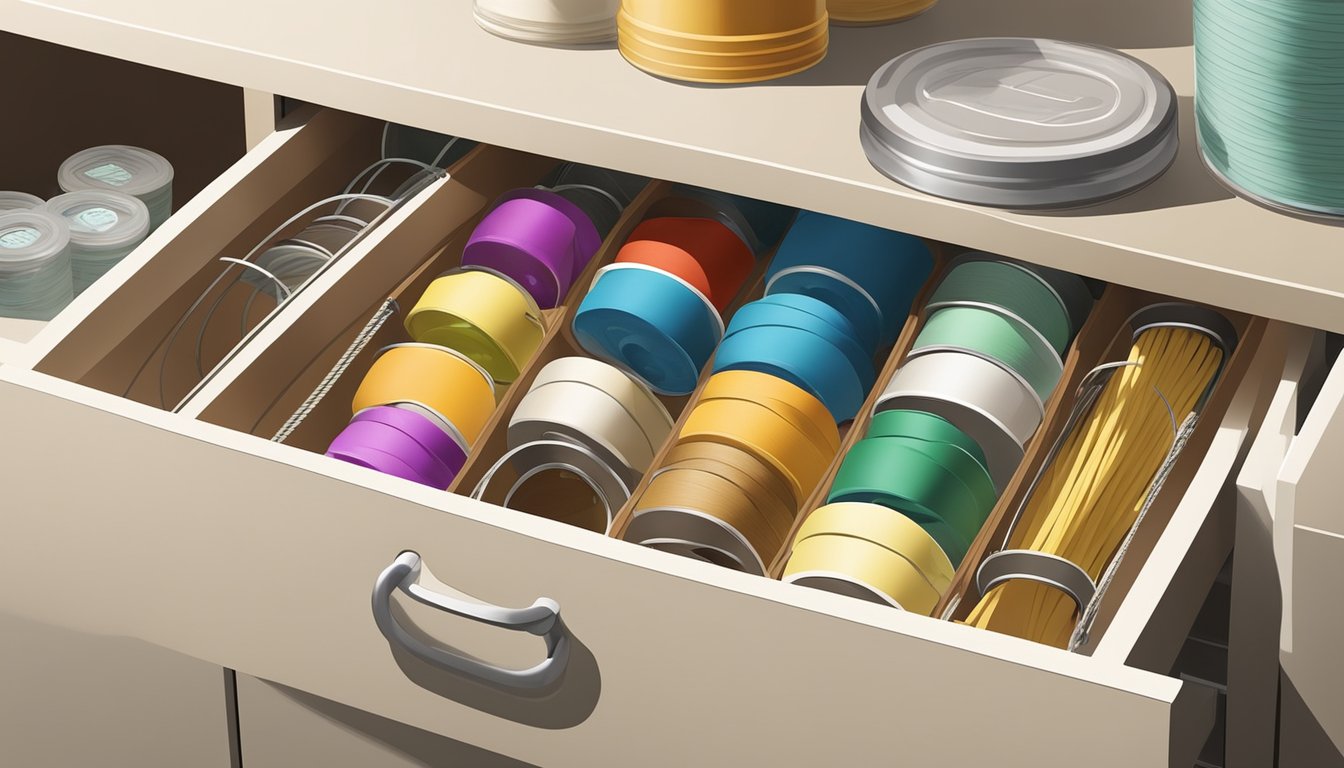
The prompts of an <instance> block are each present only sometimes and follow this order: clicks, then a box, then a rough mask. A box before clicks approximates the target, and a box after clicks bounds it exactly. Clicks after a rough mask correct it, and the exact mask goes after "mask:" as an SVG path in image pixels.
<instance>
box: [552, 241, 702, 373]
mask: <svg viewBox="0 0 1344 768" xmlns="http://www.w3.org/2000/svg"><path fill="white" fill-rule="evenodd" d="M719 323H720V321H719V319H718V317H717V316H716V315H715V313H714V310H713V307H711V306H710V305H709V304H708V303H707V302H706V300H705V299H704V297H702V296H700V295H699V294H698V293H696V291H695V290H694V289H693V288H691V287H690V286H688V285H686V284H685V283H683V282H682V281H680V280H678V279H677V278H675V277H672V276H671V275H668V274H666V273H664V272H661V271H659V270H655V269H611V268H608V270H607V271H604V272H602V273H600V274H599V275H598V277H597V280H595V281H594V283H593V287H592V289H590V290H589V291H588V295H586V296H584V297H583V301H582V303H580V305H579V310H578V313H577V314H576V315H575V316H574V336H575V338H576V339H577V340H578V342H579V345H580V346H582V347H583V348H584V349H585V350H587V351H588V352H589V353H590V354H592V355H593V356H594V357H597V358H599V359H602V360H606V361H607V362H610V363H612V364H614V365H616V366H618V367H621V368H624V369H626V370H628V371H629V372H631V373H633V374H634V375H635V376H637V377H639V378H640V379H641V380H642V381H643V382H644V383H645V384H647V385H648V386H649V387H650V388H651V389H653V390H655V391H657V392H661V393H664V394H670V395H685V394H690V392H691V391H692V390H694V389H695V385H696V382H697V381H698V380H699V378H700V371H701V369H702V368H704V366H705V363H707V362H709V358H710V356H711V355H713V354H714V346H715V345H716V344H718V342H719V337H720V334H721V333H722V330H721V326H720V325H719Z"/></svg>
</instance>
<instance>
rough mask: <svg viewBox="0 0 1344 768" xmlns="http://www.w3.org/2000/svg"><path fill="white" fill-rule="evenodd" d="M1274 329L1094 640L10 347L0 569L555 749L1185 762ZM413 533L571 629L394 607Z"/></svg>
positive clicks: (270, 670) (638, 760)
mask: <svg viewBox="0 0 1344 768" xmlns="http://www.w3.org/2000/svg"><path fill="white" fill-rule="evenodd" d="M149 309H152V308H149ZM1291 333H1292V331H1291V329H1289V328H1288V327H1286V326H1283V325H1280V324H1277V323H1269V324H1268V327H1267V329H1266V330H1265V337H1264V338H1263V339H1262V341H1261V343H1260V344H1258V345H1248V347H1247V349H1246V350H1245V352H1246V358H1245V360H1244V363H1245V364H1244V366H1243V367H1240V368H1239V370H1237V371H1236V373H1235V374H1229V376H1230V378H1229V379H1227V380H1226V382H1225V383H1226V385H1227V386H1228V387H1229V388H1230V392H1231V396H1230V398H1229V403H1228V405H1227V407H1226V409H1225V410H1224V411H1223V412H1222V413H1221V419H1220V423H1219V424H1218V428H1217V430H1216V434H1215V435H1214V437H1213V439H1212V441H1211V443H1210V445H1209V447H1208V450H1207V452H1206V455H1205V457H1204V460H1203V463H1202V465H1201V466H1200V468H1199V471H1198V472H1196V473H1195V474H1194V476H1193V478H1192V479H1191V480H1190V482H1189V484H1188V486H1187V489H1186V491H1185V494H1184V496H1183V498H1181V499H1180V501H1179V503H1178V504H1177V505H1176V507H1175V509H1174V511H1173V512H1172V514H1171V516H1170V519H1169V522H1168V524H1167V527H1166V530H1165V531H1164V532H1162V534H1161V536H1160V537H1158V540H1157V541H1156V543H1155V545H1154V546H1153V547H1152V550H1151V554H1150V555H1149V557H1148V559H1147V562H1146V563H1144V564H1143V566H1142V568H1141V569H1139V570H1138V573H1137V574H1135V575H1134V577H1133V583H1132V585H1131V587H1130V589H1129V590H1128V592H1127V593H1126V594H1125V595H1124V598H1123V600H1122V601H1121V603H1120V605H1119V606H1118V608H1117V609H1116V611H1115V613H1114V615H1113V616H1112V617H1111V620H1110V622H1109V624H1108V625H1107V626H1106V628H1105V631H1104V633H1103V634H1101V635H1100V637H1099V638H1098V639H1097V640H1096V641H1095V643H1094V645H1093V648H1092V655H1091V656H1084V655H1079V654H1070V653H1066V652H1064V651H1060V650H1056V649H1053V648H1047V647H1044V646H1040V645H1036V644H1033V643H1030V642H1026V641H1022V640H1018V639H1016V638H1011V637H1007V636H1001V635H997V634H994V633H990V632H984V631H980V630H976V629H973V628H970V627H965V626H960V625H957V624H954V623H950V622H943V621H937V620H934V619H930V618H926V617H920V616H914V615H910V614H906V613H902V612H900V611H896V610H893V609H890V608H887V607H881V606H877V605H871V604H867V603H863V602H860V601H857V600H853V599H850V598H846V597H841V596H837V595H832V594H828V593H822V592H816V591H812V590H807V589H802V588H797V587H794V586H792V585H787V584H783V583H779V582H775V581H771V580H767V579H762V578H758V577H753V576H749V575H745V574H741V573H737V572H732V571H729V570H727V569H723V568H719V567H716V566H713V565H710V564H707V563H700V562H694V561H690V560H685V559H682V558H678V557H675V556H671V555H667V554H664V553H660V552H656V551H651V550H646V549H643V548H640V547H637V546H633V545H631V544H628V543H626V542H622V541H618V540H615V539H611V538H607V537H604V536H601V535H598V534H595V533H590V532H587V531H583V530H580V529H577V528H573V527H569V526H565V525H562V524H559V523H555V522H552V521H548V520H545V519H541V518H538V517H533V516H529V515H526V514H522V513H519V512H514V511H510V510H505V509H502V508H499V507H494V506H491V505H488V504H484V503H479V502H474V501H471V500H469V499H467V498H464V497H461V496H457V495H453V494H449V493H444V492H441V491H436V490H433V489H430V488H426V487H423V486H418V485H415V484H412V483H409V482H406V481H402V480H398V479H396V478H391V477H386V476H381V475H375V474H373V473H369V472H366V471H362V470H360V469H358V468H356V467H348V466H345V465H343V464H341V463H339V462H333V461H329V460H326V459H325V458H324V457H322V456H319V455H316V454H314V453H310V452H308V451H305V450H301V449H298V448H295V447H291V446H287V445H282V444H277V443H272V442H269V441H267V440H265V439H263V438H260V437H256V436H252V435H248V434H243V433H240V432H236V431H232V430H229V429H225V428H223V427H219V426H216V425H213V424H209V423H204V422H200V421H196V420H193V419H191V418H188V417H187V416H185V415H184V414H180V413H169V412H165V411H162V410H159V409H156V408H151V407H147V406H145V405H142V404H139V403H135V402H131V401H128V400H126V399H123V398H119V397H116V396H113V395H110V394H107V393H105V392H100V391H97V390H95V389H93V388H90V387H87V386H81V385H79V384H75V383H71V382H69V381H65V380H62V379H61V378H58V377H55V376H52V375H49V374H46V373H43V372H41V371H32V370H24V369H22V368H17V367H7V368H0V421H2V422H3V423H4V424H5V425H6V429H7V432H8V433H9V435H10V439H8V440H6V441H5V442H4V443H3V444H2V445H0V461H3V462H4V465H5V466H6V467H8V468H9V469H10V471H9V472H8V475H9V476H8V477H7V478H6V491H7V493H6V500H7V505H6V506H7V515H6V519H7V521H8V535H7V536H6V537H5V539H4V541H5V544H4V545H3V550H0V579H4V580H6V582H7V583H10V584H13V585H24V586H23V588H22V589H10V590H5V591H4V592H3V594H0V601H2V603H0V609H3V610H8V611H11V612H14V613H17V614H20V615H27V616H31V617H32V618H34V619H36V620H41V621H47V622H50V623H55V624H61V625H66V626H71V627H73V628H76V629H80V630H83V631H88V632H99V633H107V634H118V635H129V636H134V637H140V638H143V639H145V640H148V641H150V642H153V643H157V644H160V645H162V646H165V647H167V648H171V649H174V650H178V651H181V652H184V653H187V654H189V655H192V656H196V657H198V658H201V659H204V660H207V661H210V662H212V663H215V664H219V665H222V666H226V667H230V668H234V669H237V670H239V671H240V672H244V673H247V674H250V675H254V676H256V677H259V678H263V679H267V680H272V681H275V682H277V683H280V684H283V685H286V686H290V687H293V688H296V689H299V690H302V691H306V692H309V693H312V694H314V695H317V696H321V697H323V698H326V699H330V700H333V701H336V702H339V703H341V704H345V705H348V706H351V707H355V708H358V709H362V710H366V711H368V712H372V713H375V714H378V715H381V716H384V717H388V718H391V719H394V720H397V721H400V722H403V723H406V724H408V725H411V726H414V727H416V728H420V729H424V730H427V731H430V732H434V733H438V734H440V735H444V736H448V737H450V738H455V739H458V740H461V741H465V742H468V743H471V744H474V745H476V746H479V747H482V748H484V749H487V750H491V751H493V752H498V753H501V754H503V755H507V756H509V757H512V758H514V759H517V760H522V761H525V762H530V763H535V764H541V765H548V766H567V765H572V766H591V765H593V764H594V761H595V760H598V759H599V758H598V756H601V758H600V760H601V761H602V762H604V763H609V764H612V765H650V766H652V765H667V766H684V765H690V764H767V763H769V764H776V765H798V766H807V765H822V764H839V765H871V764H874V763H877V762H882V761H901V762H906V763H909V764H912V765H954V766H963V765H1004V766H1008V765H1011V766H1019V765H1020V766H1055V765H1060V766H1063V765H1070V766H1072V765H1077V764H1079V762H1080V761H1084V762H1086V763H1087V764H1088V765H1092V766H1124V767H1125V768H1133V767H1134V766H1166V765H1176V766H1181V768H1185V766H1188V765H1190V764H1192V763H1193V760H1194V757H1195V755H1196V754H1197V752H1198V750H1199V748H1200V746H1202V744H1203V743H1204V741H1205V738H1206V737H1207V735H1208V733H1209V729H1210V726H1211V724H1212V721H1213V707H1214V700H1213V695H1212V693H1211V692H1209V691H1208V690H1207V689H1203V688H1201V687H1199V686H1194V685H1187V684H1184V683H1182V682H1181V681H1180V680H1178V679H1175V678H1172V677H1169V676H1167V675H1166V674H1165V673H1166V672H1168V671H1169V670H1170V669H1171V664H1172V662H1173V661H1174V658H1175V654H1176V653H1177V652H1178V651H1179V648H1180V645H1181V642H1182V641H1183V640H1184V638H1185V636H1186V634H1187V633H1188V631H1189V629H1190V626H1191V624H1192V623H1193V621H1194V618H1195V613H1196V611H1197V610H1198V607H1199V604H1200V598H1202V597H1203V595H1204V594H1205V593H1206V592H1207V590H1208V586H1209V584H1210V583H1212V580H1213V578H1214V576H1215V574H1216V573H1217V570H1218V568H1219V566H1221V564H1222V562H1223V560H1224V559H1225V556H1226V548H1227V547H1229V546H1230V543H1231V526H1232V523H1233V516H1232V513H1231V494H1230V493H1226V491H1229V490H1230V487H1231V486H1230V478H1231V476H1232V474H1233V471H1234V470H1235V468H1236V467H1237V466H1238V464H1239V462H1240V461H1241V457H1242V456H1243V454H1244V451H1245V449H1246V448H1247V447H1248V444H1249V440H1248V433H1249V426H1250V425H1251V424H1254V423H1258V413H1257V412H1260V411H1263V410H1264V408H1263V406H1264V404H1265V402H1266V401H1267V399H1268V394H1269V393H1270V392H1271V391H1272V385H1273V384H1275V383H1277V382H1278V380H1279V378H1280V375H1281V373H1282V370H1283V358H1284V353H1283V349H1284V345H1285V338H1286V337H1287V336H1288V335H1290V334H1291ZM1340 378H1341V379H1342V380H1341V381H1340V382H1337V388H1338V389H1340V390H1342V391H1341V392H1340V395H1341V396H1344V377H1340ZM53 425H60V427H59V428H53ZM53 457H59V463H57V461H56V460H55V459H54V458H53ZM73 478H77V482H70V479H73ZM408 551H413V552H415V553H418V555H419V559H418V561H419V563H420V564H421V565H422V566H423V569H422V570H421V571H420V573H419V579H420V581H419V583H420V587H419V588H417V589H416V590H415V592H416V594H418V596H419V597H420V598H421V599H422V600H426V601H429V602H431V603H433V602H438V603H440V604H445V603H450V604H453V605H458V606H459V608H460V607H461V604H459V603H455V602H453V600H452V598H451V597H446V598H445V597H438V596H436V595H435V594H433V593H442V594H444V595H459V596H460V594H463V593H464V594H465V595H470V596H472V597H473V598H475V599H477V600H480V601H485V602H488V603H490V604H494V605H500V606H511V607H519V606H527V605H531V604H533V601H534V600H537V599H538V598H541V597H545V598H549V599H551V600H554V601H555V602H556V603H558V605H559V606H560V607H561V611H562V613H561V615H562V616H563V623H553V622H551V621H550V620H549V616H550V614H549V612H548V609H547V608H546V607H545V606H546V604H545V603H542V604H541V607H540V608H537V609H535V610H534V611H532V612H523V613H522V614H513V613H505V614H495V615H494V617H493V621H495V622H497V623H502V624H505V625H508V624H510V623H517V622H521V624H519V625H518V626H523V627H526V628H528V629H530V630H531V631H533V632H535V633H537V634H545V635H548V637H549V639H550V640H553V641H556V640H560V639H563V640H564V642H563V643H558V644H553V645H552V650H553V651H556V652H555V653H554V655H551V656H547V655H546V651H545V650H543V646H544V644H543V642H542V640H541V639H539V638H537V637H532V636H531V635H530V634H529V633H528V632H526V631H524V632H508V631H506V630H505V629H502V628H500V627H499V626H498V625H497V626H485V625H483V624H480V623H474V622H471V621H467V620H465V619H460V618H454V617H450V616H448V615H447V614H445V613H443V612H440V611H436V610H434V609H433V608H430V607H426V606H425V605H416V604H414V603H412V602H410V601H405V602H403V598H404V597H405V595H402V594H400V593H397V594H395V595H392V594H391V593H393V592H396V589H395V588H396V586H397V584H396V582H397V581H398V580H399V578H400V577H401V576H404V575H407V571H411V570H413V565H414V562H413V561H414V560H415V558H411V557H409V556H403V553H405V552H408ZM394 561H398V562H399V564H400V565H401V566H402V567H403V568H402V570H401V571H388V572H387V574H388V576H389V577H390V578H391V582H388V581H384V582H383V585H382V586H383V587H384V588H385V589H384V590H383V591H382V592H381V593H380V594H378V595H375V600H374V608H375V609H376V611H375V612H377V613H379V614H380V618H381V620H382V621H383V622H384V626H385V627H386V626H388V624H387V622H392V623H393V624H395V625H396V626H397V627H400V628H401V629H400V630H399V634H398V633H393V634H394V636H396V637H398V638H401V640H399V641H398V642H397V643H395V644H390V643H389V641H388V640H386V639H385V638H384V635H383V634H382V633H381V632H380V631H379V627H378V626H377V624H376V623H375V619H374V615H373V613H371V611H370V593H371V591H372V590H373V588H374V584H375V579H377V578H378V577H379V575H380V574H382V573H385V569H388V568H389V566H391V565H392V564H393V563H394ZM430 570H432V571H433V574H434V575H433V576H430V574H429V571H430ZM406 583H407V584H409V581H408V582H406ZM449 584H451V585H452V586H451V587H449V586H447V585H449ZM426 590H428V591H426ZM456 590H461V593H457V592H456ZM389 595H391V596H389ZM486 612H487V613H489V611H486ZM515 628H517V626H516V627H515ZM423 645H434V646H436V647H437V646H443V645H449V646H451V647H452V648H455V649H457V650H458V651H460V652H461V653H464V654H469V655H471V656H473V657H475V659H476V661H475V662H469V663H468V664H471V663H476V664H483V665H487V666H498V667H500V668H512V669H520V668H527V667H531V666H533V665H537V664H538V661H539V660H540V659H542V658H551V659H556V660H557V661H553V662H551V664H550V666H549V667H548V665H547V663H546V662H542V663H541V665H540V671H539V673H538V675H537V676H538V677H542V678H545V677H546V674H545V673H546V670H548V669H554V668H555V667H558V666H559V665H560V664H561V663H562V662H561V661H558V660H559V659H563V660H564V661H563V663H564V665H565V668H564V670H563V674H562V675H561V676H560V677H559V679H558V680H555V681H553V682H550V683H548V684H546V685H544V686H543V687H542V688H540V689H537V690H525V689H520V688H517V687H512V686H510V685H501V684H498V683H486V682H481V681H480V678H478V677H476V676H472V675H465V674H461V673H459V672H455V671H452V670H450V669H445V668H443V667H440V666H435V665H433V664H430V663H428V662H426V661H425V660H424V659H423V658H422V657H421V656H417V655H416V654H415V653H413V652H412V651H409V650H408V648H416V647H420V646H423ZM560 647H563V648H564V650H563V651H560V650H559V648H560ZM456 664H457V665H458V666H461V663H460V662H459V663H456ZM478 668H479V667H478ZM496 677H497V678H500V679H503V678H508V677H509V676H508V675H507V674H504V673H499V674H498V675H496Z"/></svg>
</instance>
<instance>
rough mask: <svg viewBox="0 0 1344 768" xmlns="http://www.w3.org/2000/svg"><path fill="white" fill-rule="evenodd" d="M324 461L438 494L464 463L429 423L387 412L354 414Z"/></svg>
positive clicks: (459, 450)
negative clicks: (365, 469) (425, 487)
mask: <svg viewBox="0 0 1344 768" xmlns="http://www.w3.org/2000/svg"><path fill="white" fill-rule="evenodd" d="M327 455H328V456H330V457H332V458H335V459H340V460H341V461H345V462H349V463H351V464H358V465H359V466H362V467H368V468H369V469H374V470H377V471H379V472H382V473H384V474H389V475H395V476H397V477H401V478H405V479H407V480H412V481H414V482H417V483H420V484H421V485H428V486H431V487H434V488H439V489H440V490H446V489H447V488H448V486H450V485H452V483H453V479H454V478H456V477H457V473H458V472H461V471H462V467H463V465H464V464H465V463H466V461H467V452H466V449H465V447H464V446H462V445H460V444H458V443H457V441H455V440H454V439H453V438H452V437H450V436H449V435H448V434H447V433H445V432H444V431H443V430H442V429H440V428H439V427H438V426H437V425H436V424H434V423H433V422H432V421H431V420H429V419H428V418H426V417H425V416H423V415H421V414H419V413H415V412H414V411H410V410H406V409H402V408H395V407H391V406H375V407H372V408H368V409H365V410H362V411H360V412H359V413H356V414H355V417H354V418H353V419H352V420H351V421H350V423H349V424H348V425H346V427H345V429H344V430H342V431H341V433H340V434H339V435H337V436H336V439H335V440H333V441H332V443H331V447H330V448H328V449H327Z"/></svg>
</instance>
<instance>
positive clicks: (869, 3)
mask: <svg viewBox="0 0 1344 768" xmlns="http://www.w3.org/2000/svg"><path fill="white" fill-rule="evenodd" d="M937 2H938V0H826V10H827V11H828V12H829V13H830V15H831V23H832V24H852V25H856V26H857V25H862V26H867V25H869V24H890V23H891V22H893V21H905V20H906V19H911V18H914V17H915V16H918V15H919V14H921V13H923V12H925V11H927V10H929V9H930V8H932V7H933V6H934V5H936V4H937Z"/></svg>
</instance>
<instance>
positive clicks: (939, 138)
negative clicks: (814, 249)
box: [860, 37, 1179, 208]
mask: <svg viewBox="0 0 1344 768" xmlns="http://www.w3.org/2000/svg"><path fill="white" fill-rule="evenodd" d="M1176 107H1177V104H1176V97H1175V94H1174V92H1173V91H1172V88H1171V84H1170V83H1168V82H1167V81H1166V80H1165V79H1164V78H1163V77H1162V75H1161V74H1159V73H1158V72H1157V71H1156V70H1154V69H1153V68H1151V67H1149V66H1148V65H1146V64H1144V63H1143V62H1141V61H1138V60H1137V59H1134V58H1131V57H1129V56H1126V55H1124V54H1122V53H1120V52H1118V51H1113V50H1110V49H1107V48H1100V47H1096V46H1091V45H1081V44H1078V43H1066V42H1060V41H1057V40H1043V39H1036V38H1020V37H1002V38H980V39H974V40H959V41H954V42H948V43H939V44H937V45H931V46H927V47H925V48H920V49H917V50H914V51H911V52H909V53H906V54H903V55H901V56H898V57H896V58H895V59H892V60H891V61H889V62H887V63H886V64H884V65H883V66H882V67H881V68H879V69H878V70H877V72H876V73H875V74H874V75H873V77H872V79H871V80H869V82H868V87H867V89H866V90H865V92H864V97H863V106H862V110H863V124H862V128H861V130H860V138H861V140H862V143H863V148H864V151H865V152H866V153H867V154H868V159H869V161H870V162H871V163H872V164H873V165H874V166H875V167H876V168H877V169H878V170H880V171H882V172H883V173H884V174H886V175H887V176H890V177H891V178H893V179H895V180H896V181H899V182H901V183H902V184H905V185H907V186H910V187H913V188H915V189H918V190H920V191H923V192H927V193H929V194H932V195H938V196H940V197H947V198H952V199H955V200H960V201H963V202H968V203H974V204H977V205H990V206H996V207H1003V208H1059V207H1071V206H1078V205H1086V204H1090V203H1096V202H1100V201H1102V200H1106V199H1109V198H1113V197H1116V196H1118V195H1122V194H1124V193H1126V192H1130V191H1132V190H1134V189H1137V188H1138V187H1141V186H1143V185H1144V184H1147V183H1148V182H1150V181H1152V180H1153V179H1155V178H1157V177H1158V176H1160V175H1161V174H1162V172H1163V171H1165V170H1166V169H1167V167H1168V166H1169V165H1171V162H1172V160H1174V159H1175V157H1176V150H1177V147H1178V146H1179V137H1178V134H1177V130H1176V121H1177V118H1176V116H1177V108H1176Z"/></svg>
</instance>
